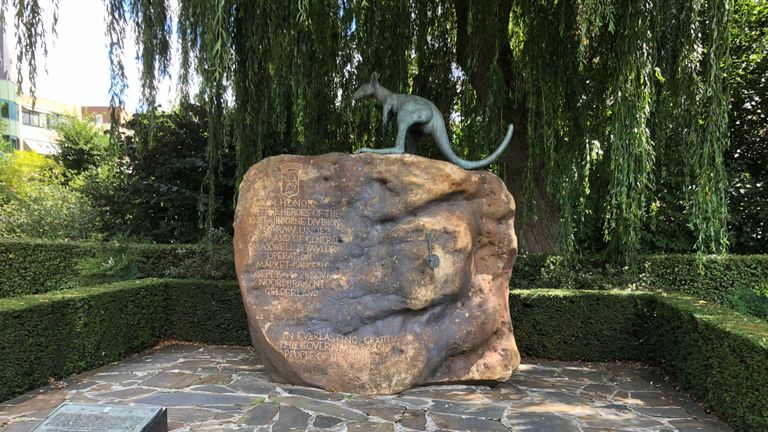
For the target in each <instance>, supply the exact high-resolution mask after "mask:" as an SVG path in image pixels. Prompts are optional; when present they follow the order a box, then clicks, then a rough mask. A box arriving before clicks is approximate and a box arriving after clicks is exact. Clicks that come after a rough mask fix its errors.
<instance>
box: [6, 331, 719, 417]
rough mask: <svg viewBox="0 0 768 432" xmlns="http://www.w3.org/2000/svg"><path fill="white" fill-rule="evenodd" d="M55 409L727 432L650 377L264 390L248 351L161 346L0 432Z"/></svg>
mask: <svg viewBox="0 0 768 432" xmlns="http://www.w3.org/2000/svg"><path fill="white" fill-rule="evenodd" d="M64 401H69V402H82V403H122V404H132V403H135V404H148V405H162V406H166V407H168V422H169V430H173V431H178V432H186V431H230V430H235V431H258V432H269V431H271V432H283V431H332V432H345V431H346V432H354V431H365V432H376V431H387V432H410V431H429V432H436V431H501V432H505V431H514V432H518V431H520V432H571V431H573V432H608V431H626V432H640V431H644V432H689V431H701V432H731V431H732V429H731V428H729V427H728V426H727V425H726V424H725V423H723V422H721V421H719V420H717V419H716V418H714V417H712V416H711V415H709V414H708V413H707V412H706V410H705V409H704V407H702V406H701V405H699V404H697V403H695V402H693V401H692V400H690V399H689V398H687V397H686V396H685V395H683V394H681V393H679V392H676V391H675V389H674V388H673V387H672V386H671V385H670V384H668V383H667V382H665V381H664V380H663V379H662V378H661V377H660V376H658V375H657V374H655V373H654V372H653V371H652V370H650V369H648V368H645V367H642V366H640V365H636V364H627V363H568V362H551V361H537V360H530V359H529V360H527V361H524V362H523V365H522V366H521V367H520V370H519V371H517V372H515V374H514V375H513V376H512V379H511V380H509V381H507V382H504V383H501V384H498V385H496V386H494V387H489V386H484V385H475V386H468V385H440V386H429V387H419V388H415V389H410V390H406V391H404V392H403V393H401V394H399V395H396V396H360V395H352V394H346V393H332V392H326V391H322V390H318V389H312V388H307V387H298V386H292V385H283V384H276V383H274V382H272V381H270V379H269V377H268V376H267V374H266V372H265V371H264V367H263V366H262V364H261V363H260V361H259V358H258V355H257V354H256V353H255V352H254V351H253V350H251V349H249V348H242V347H219V346H205V345H191V344H173V345H164V346H160V347H157V348H154V349H151V350H149V351H147V352H145V353H142V354H140V355H137V356H134V357H132V358H129V359H127V360H125V361H122V362H118V363H114V364H110V365H107V366H104V367H101V368H98V369H95V370H92V371H90V372H86V373H83V374H80V375H77V376H75V377H72V378H69V379H66V380H64V381H61V382H56V383H53V384H52V385H49V386H47V387H43V388H41V389H38V390H35V391H32V392H29V393H27V394H24V395H22V396H19V397H17V398H15V399H13V400H10V401H7V402H5V403H2V404H0V431H2V432H28V431H30V430H31V429H32V428H33V427H34V426H36V425H37V424H38V423H39V422H40V421H41V420H42V419H44V418H45V416H46V415H48V414H49V413H50V412H51V411H52V410H53V409H54V408H56V407H57V406H58V405H59V404H61V403H62V402H64Z"/></svg>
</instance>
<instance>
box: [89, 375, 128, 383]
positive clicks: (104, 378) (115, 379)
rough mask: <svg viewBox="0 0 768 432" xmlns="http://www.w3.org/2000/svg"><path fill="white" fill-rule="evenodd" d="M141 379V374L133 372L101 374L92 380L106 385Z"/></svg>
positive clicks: (94, 376)
mask: <svg viewBox="0 0 768 432" xmlns="http://www.w3.org/2000/svg"><path fill="white" fill-rule="evenodd" d="M135 378H139V374H135V373H132V372H118V373H99V374H96V375H93V376H92V377H91V378H90V379H91V380H93V381H98V382H106V383H121V382H125V381H128V380H131V379H135Z"/></svg>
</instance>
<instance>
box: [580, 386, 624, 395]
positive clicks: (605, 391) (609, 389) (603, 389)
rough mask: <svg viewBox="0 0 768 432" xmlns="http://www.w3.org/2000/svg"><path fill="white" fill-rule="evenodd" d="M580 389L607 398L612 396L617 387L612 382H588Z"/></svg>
mask: <svg viewBox="0 0 768 432" xmlns="http://www.w3.org/2000/svg"><path fill="white" fill-rule="evenodd" d="M582 391H583V392H587V393H593V394H595V395H599V396H603V397H605V398H608V397H611V396H613V394H614V393H616V391H617V389H616V386H615V385H613V384H589V385H587V386H585V387H584V388H583V389H582Z"/></svg>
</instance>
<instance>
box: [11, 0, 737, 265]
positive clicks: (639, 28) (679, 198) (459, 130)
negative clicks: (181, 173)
mask: <svg viewBox="0 0 768 432" xmlns="http://www.w3.org/2000/svg"><path fill="white" fill-rule="evenodd" d="M7 1H8V0H4V1H3V3H2V4H3V6H4V7H5V6H7ZM730 1H731V0H665V1H660V0H564V1H563V0H532V1H521V0H499V1H483V2H470V1H466V0H380V1H376V2H373V1H370V0H296V1H288V2H276V1H266V0H248V1H246V0H213V1H210V0H178V8H177V10H178V13H177V15H176V16H175V17H174V16H172V14H171V5H170V2H169V1H167V0H104V3H105V6H106V9H107V15H108V20H107V27H106V32H107V36H108V38H109V49H110V69H111V73H112V86H111V89H110V93H111V103H112V104H113V105H114V106H122V105H123V100H124V94H125V69H124V65H123V61H122V57H123V55H124V54H125V53H124V40H125V38H126V37H127V36H128V35H127V33H128V32H129V30H128V29H130V30H131V31H133V32H134V36H135V38H136V41H137V44H138V49H139V53H138V55H139V57H140V58H141V61H142V73H141V86H142V95H143V98H144V105H143V108H144V109H147V110H149V111H152V110H153V109H154V108H155V106H156V92H157V80H158V79H159V78H160V77H162V76H163V75H165V74H167V73H168V69H169V64H170V51H171V50H170V46H171V39H172V36H173V35H174V34H175V38H176V40H178V42H179V46H180V50H179V53H180V66H181V67H180V73H179V82H180V93H181V98H182V100H187V99H188V98H190V97H191V96H190V95H189V91H190V88H191V87H192V86H190V83H191V82H192V81H193V80H199V84H200V86H199V87H200V89H199V94H198V95H196V96H195V95H192V96H195V97H197V98H198V100H200V101H202V102H203V103H204V104H205V106H206V108H207V110H208V119H209V125H208V136H207V157H208V166H209V172H208V175H207V176H206V179H205V185H204V187H203V190H202V191H201V195H200V196H201V200H200V213H201V216H202V218H203V220H204V221H205V224H206V225H207V226H209V227H210V224H211V221H212V215H213V210H214V207H215V206H216V205H222V204H221V203H218V202H217V201H216V190H215V189H214V185H215V180H216V179H217V177H218V176H219V175H220V174H219V170H220V167H221V157H222V155H224V154H226V153H227V152H230V151H234V153H235V156H236V158H237V162H238V179H239V178H240V177H241V176H242V175H243V174H244V173H245V171H246V170H247V168H248V167H250V166H251V165H252V164H253V163H255V162H257V161H259V160H260V159H261V158H262V157H266V156H270V155H274V154H280V153H301V154H317V153H323V152H328V151H351V150H353V149H354V148H357V147H361V146H376V145H383V144H384V141H390V140H391V139H392V137H391V136H388V135H384V134H382V132H381V128H380V125H381V118H380V113H379V112H378V110H377V109H376V108H375V107H374V106H372V105H371V106H358V107H355V108H354V109H353V108H352V107H351V101H350V100H349V93H350V91H352V89H354V88H355V87H356V86H357V85H359V84H360V82H362V81H367V80H368V79H369V77H370V75H371V73H372V72H379V73H380V74H381V77H380V81H381V82H382V83H386V85H387V86H388V87H390V88H392V89H393V90H394V91H397V92H401V93H406V92H413V93H417V94H420V95H423V96H426V97H428V98H430V99H432V100H434V101H435V102H436V103H437V104H438V106H439V107H440V108H441V109H442V110H443V111H444V113H445V114H446V116H448V117H449V119H450V121H449V123H450V129H451V134H452V136H453V143H454V147H455V150H456V152H457V153H458V154H459V155H461V156H462V157H465V158H469V159H476V158H479V157H482V156H484V155H485V154H487V152H488V151H489V148H492V147H494V146H495V143H497V141H498V138H499V133H500V132H501V131H503V130H504V129H505V128H506V125H507V124H508V123H509V122H510V121H512V118H514V119H515V121H516V122H517V123H518V124H516V125H515V126H516V134H515V140H522V141H515V144H516V148H518V149H519V150H518V151H519V154H510V155H508V156H507V159H506V160H505V161H502V163H501V164H500V165H501V167H500V168H502V169H501V170H500V171H504V170H505V169H507V168H508V167H511V166H521V165H523V164H521V163H518V164H513V163H510V161H512V162H516V161H515V160H514V159H515V158H524V159H527V171H528V173H529V175H528V177H527V178H528V180H527V184H528V190H529V191H533V190H534V183H536V182H537V181H538V179H539V176H534V175H532V174H533V173H537V172H540V171H543V172H544V177H545V178H546V189H547V190H548V191H549V194H550V195H551V196H552V197H553V199H554V202H555V203H556V206H557V210H558V211H559V214H560V226H559V228H560V238H561V244H562V245H563V247H564V249H565V251H567V252H580V251H584V250H590V251H606V252H608V253H610V255H611V257H612V258H613V259H617V260H623V261H632V260H633V257H634V256H635V255H636V254H637V252H638V249H639V248H640V247H641V245H642V244H643V242H644V239H645V238H646V237H647V230H648V226H649V219H650V218H651V217H652V215H653V214H654V212H655V211H657V210H658V208H660V207H663V208H669V209H675V211H678V213H680V214H684V216H680V217H678V219H676V220H675V221H674V222H675V223H678V224H680V223H681V220H682V222H683V224H684V225H682V228H681V229H682V230H686V231H687V232H688V233H689V234H690V237H691V238H692V239H694V240H692V241H691V242H690V243H691V244H690V245H689V247H690V248H691V249H693V248H696V249H697V250H699V251H702V252H722V251H724V250H725V249H726V247H727V233H726V221H727V213H726V210H725V209H726V207H725V205H726V197H725V192H726V184H725V172H724V168H723V151H724V149H725V148H726V147H727V145H728V139H729V137H728V129H727V127H728V106H727V103H728V99H729V98H728V91H727V88H726V86H725V81H724V75H725V74H726V73H727V72H728V56H729V31H728V25H729V14H730ZM13 4H14V5H15V6H17V8H16V9H17V12H16V15H15V22H16V24H17V26H18V27H19V28H20V31H19V32H18V35H19V36H18V43H19V45H20V46H21V49H20V50H19V54H18V60H19V64H22V63H26V64H29V66H30V82H31V84H32V86H34V82H35V77H36V75H35V73H36V63H35V61H36V60H35V56H36V53H37V52H38V51H39V50H42V51H43V52H45V50H46V47H45V36H46V29H45V28H44V26H43V19H42V18H41V17H42V8H41V7H40V5H39V4H38V0H14V2H13ZM54 4H57V2H54ZM54 9H55V6H54ZM56 14H57V12H56V11H55V10H54V15H56ZM55 19H56V18H54V21H55ZM174 19H175V21H176V28H175V31H172V30H173V28H172V21H173V20H174ZM526 129H527V134H526ZM390 133H391V132H390ZM526 136H527V142H525V137H526ZM521 137H522V138H521ZM513 147H514V146H513ZM422 154H426V155H429V156H433V157H434V156H438V155H437V154H435V153H434V152H432V151H430V150H422ZM494 169H499V167H495V168H494ZM519 177H520V178H522V176H519ZM238 181H239V180H238ZM535 186H536V188H535V189H536V190H542V189H543V185H541V186H542V187H539V185H538V184H536V185H535ZM533 196H534V194H533V193H529V194H526V197H533ZM528 199H529V200H530V199H531V198H528ZM526 206H528V204H524V205H523V207H526ZM686 218H687V219H686ZM596 234H597V235H596Z"/></svg>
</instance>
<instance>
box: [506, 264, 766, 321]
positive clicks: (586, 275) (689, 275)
mask: <svg viewBox="0 0 768 432" xmlns="http://www.w3.org/2000/svg"><path fill="white" fill-rule="evenodd" d="M510 286H511V288H512V289H537V288H562V289H588V290H602V289H634V290H643V291H671V292H680V293H683V294H687V295H690V296H693V297H696V298H698V299H702V300H708V301H710V302H715V303H718V304H722V305H726V306H728V307H730V308H732V309H734V310H736V311H739V312H742V313H746V314H749V315H753V316H757V317H759V318H763V319H768V255H706V256H704V255H694V254H690V255H648V256H643V257H640V259H639V264H638V266H637V268H635V269H628V268H620V267H613V266H611V265H608V264H605V263H603V262H601V261H600V260H599V259H598V258H595V257H573V258H570V259H564V258H563V257H560V256H547V255H521V256H519V257H518V258H517V262H516V263H515V267H514V270H513V273H512V280H511V282H510Z"/></svg>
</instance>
